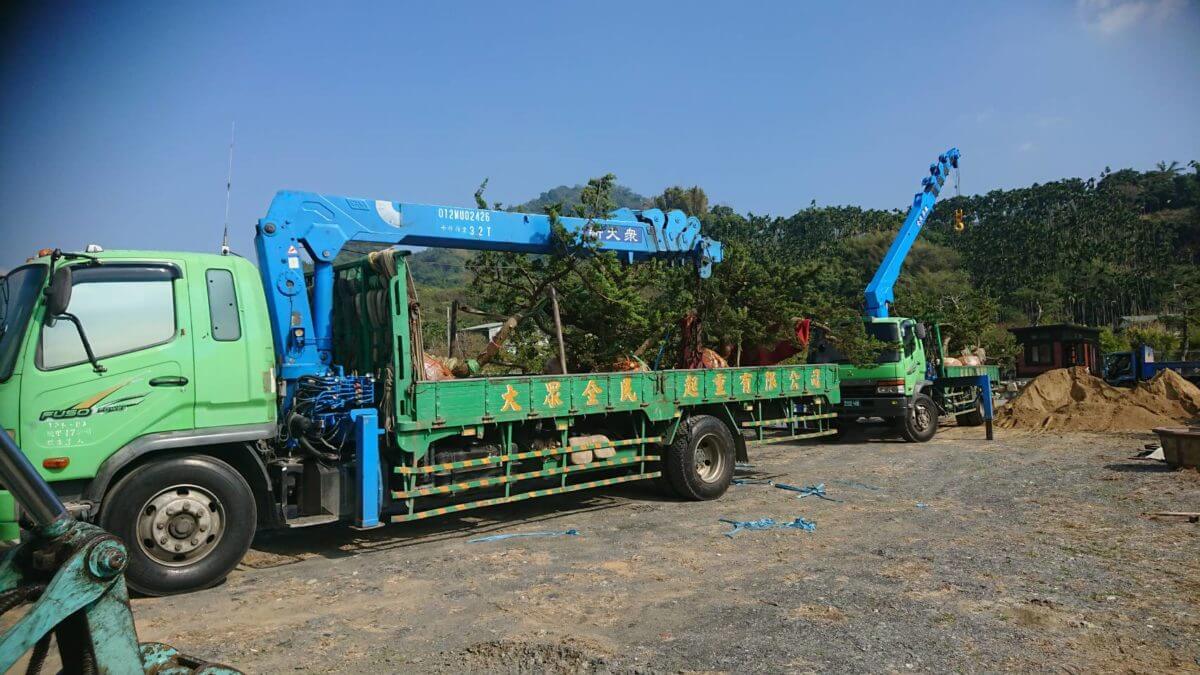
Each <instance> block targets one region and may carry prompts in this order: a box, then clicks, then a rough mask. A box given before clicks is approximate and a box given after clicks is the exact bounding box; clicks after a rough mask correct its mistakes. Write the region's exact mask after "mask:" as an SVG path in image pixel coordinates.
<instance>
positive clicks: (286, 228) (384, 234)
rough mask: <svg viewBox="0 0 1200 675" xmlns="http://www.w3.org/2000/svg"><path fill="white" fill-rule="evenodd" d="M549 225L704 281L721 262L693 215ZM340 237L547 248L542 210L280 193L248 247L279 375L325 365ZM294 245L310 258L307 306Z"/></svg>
mask: <svg viewBox="0 0 1200 675" xmlns="http://www.w3.org/2000/svg"><path fill="white" fill-rule="evenodd" d="M558 223H559V224H560V225H561V226H562V227H563V228H564V229H565V230H566V232H567V233H568V234H572V235H576V234H578V235H581V236H583V237H586V238H590V239H592V240H593V241H594V242H595V244H596V247H597V248H598V249H600V250H604V251H612V252H614V253H616V254H617V255H618V256H619V257H620V258H621V259H622V260H625V261H627V262H633V261H635V260H643V259H647V258H660V259H667V260H672V261H680V262H682V261H685V260H686V261H691V262H692V263H694V264H695V265H696V268H697V271H698V273H699V275H700V276H701V277H708V276H709V274H711V271H712V265H713V264H714V263H718V262H720V261H721V260H722V251H721V244H720V242H716V241H713V240H711V239H709V238H707V237H704V236H702V235H701V234H700V221H699V220H698V219H696V218H695V217H694V216H686V215H684V214H683V212H681V211H676V210H672V211H668V212H665V213H664V212H663V211H661V210H659V209H647V210H644V211H635V210H631V209H618V210H617V211H614V212H612V213H611V214H609V216H608V217H607V218H603V219H589V218H572V217H562V218H558ZM350 241H362V242H373V243H382V244H389V245H408V246H429V247H440V248H461V249H471V250H477V251H512V252H519V253H545V254H550V253H554V239H553V237H552V221H551V218H550V217H549V216H546V215H537V214H527V213H512V212H508V211H493V210H488V209H468V208H457V207H448V206H435V205H428V204H409V203H401V202H393V201H387V200H371V199H357V198H352V197H339V196H334V195H322V194H316V193H312V192H289V191H281V192H279V193H277V194H276V195H275V198H274V199H273V200H272V201H271V206H270V208H269V209H268V211H267V215H266V217H265V218H262V219H260V220H259V221H258V226H257V234H256V236H255V239H254V246H255V250H256V252H257V254H258V263H259V272H260V274H262V277H263V286H264V289H265V290H266V296H267V309H268V311H269V313H270V315H271V329H272V334H273V336H274V340H275V349H276V353H277V354H278V355H279V360H280V369H281V372H280V375H281V376H283V377H284V378H285V379H289V380H290V379H293V378H296V377H300V376H302V375H317V374H321V373H324V372H326V371H328V369H329V367H330V365H331V363H332V348H333V334H332V314H333V286H334V273H333V262H334V259H335V258H337V255H338V252H340V251H341V250H342V248H343V247H344V246H345V245H346V243H347V242H350ZM301 251H303V252H304V253H305V254H306V255H307V256H308V258H309V259H310V260H311V261H312V264H313V293H312V305H311V307H310V305H309V299H308V293H307V289H306V283H305V277H304V270H303V264H302V262H301V258H300V253H301Z"/></svg>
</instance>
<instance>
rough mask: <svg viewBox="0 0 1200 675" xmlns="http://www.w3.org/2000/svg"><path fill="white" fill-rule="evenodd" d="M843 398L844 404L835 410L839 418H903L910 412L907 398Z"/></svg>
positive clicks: (848, 396)
mask: <svg viewBox="0 0 1200 675" xmlns="http://www.w3.org/2000/svg"><path fill="white" fill-rule="evenodd" d="M843 396H845V397H844V398H843V399H842V402H841V403H839V404H838V405H837V406H836V407H835V408H834V409H835V410H836V411H837V414H838V417H839V418H845V419H850V418H855V417H885V418H886V417H902V416H903V415H904V414H905V413H906V412H907V411H908V398H907V397H905V396H853V395H843Z"/></svg>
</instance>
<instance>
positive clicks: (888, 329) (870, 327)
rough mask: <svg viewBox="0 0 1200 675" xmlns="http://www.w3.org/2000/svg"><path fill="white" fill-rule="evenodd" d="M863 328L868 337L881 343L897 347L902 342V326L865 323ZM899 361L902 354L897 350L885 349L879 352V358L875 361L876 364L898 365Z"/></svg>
mask: <svg viewBox="0 0 1200 675" xmlns="http://www.w3.org/2000/svg"><path fill="white" fill-rule="evenodd" d="M863 328H866V329H867V335H870V336H871V337H873V338H875V339H876V340H879V341H880V342H886V343H888V344H889V345H895V344H897V343H899V342H900V324H896V323H870V322H864V323H863ZM899 361H900V352H899V351H898V350H896V349H884V350H883V351H881V352H879V357H878V358H876V359H875V362H876V363H898V362H899Z"/></svg>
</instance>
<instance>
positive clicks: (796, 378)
mask: <svg viewBox="0 0 1200 675" xmlns="http://www.w3.org/2000/svg"><path fill="white" fill-rule="evenodd" d="M788 389H790V390H792V391H800V371H798V370H793V371H792V372H791V373H789V374H788Z"/></svg>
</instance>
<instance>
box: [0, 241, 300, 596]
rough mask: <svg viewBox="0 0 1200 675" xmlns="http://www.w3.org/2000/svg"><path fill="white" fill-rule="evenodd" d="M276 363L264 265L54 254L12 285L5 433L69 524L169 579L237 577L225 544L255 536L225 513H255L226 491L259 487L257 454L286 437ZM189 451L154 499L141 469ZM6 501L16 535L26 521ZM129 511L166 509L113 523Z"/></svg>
mask: <svg viewBox="0 0 1200 675" xmlns="http://www.w3.org/2000/svg"><path fill="white" fill-rule="evenodd" d="M55 303H61V304H60V305H59V306H58V307H57V309H55ZM274 366H275V361H274V352H273V349H272V346H271V333H270V327H269V326H268V324H267V321H266V309H265V304H264V300H263V293H262V286H261V283H260V282H259V277H258V271H257V269H256V268H255V267H254V266H253V265H252V264H251V263H250V262H249V261H247V260H245V259H243V258H241V257H238V256H220V255H205V254H191V253H164V252H148V251H112V252H103V251H98V252H95V253H89V254H87V255H82V254H60V253H58V252H54V253H50V252H41V253H40V254H39V255H38V256H37V257H35V258H31V259H30V260H29V262H28V263H26V264H25V265H22V266H20V267H18V268H16V269H14V270H12V271H11V272H9V273H8V275H7V276H5V277H4V278H3V280H0V427H3V429H4V430H5V432H6V433H8V434H9V435H10V436H12V437H13V438H14V439H15V440H16V441H17V442H18V443H19V444H20V446H21V447H22V448H23V451H24V452H25V454H26V455H27V456H28V457H29V459H30V461H31V462H32V463H33V464H34V466H35V467H36V468H37V470H38V471H39V472H40V473H41V474H42V477H43V478H45V479H46V481H47V482H49V483H50V485H51V486H52V487H53V488H54V490H55V492H56V493H57V494H58V495H59V497H60V498H61V499H62V500H63V502H64V503H65V504H66V505H67V506H68V509H69V510H70V511H71V513H72V515H74V516H76V517H79V518H85V519H92V520H96V519H98V520H99V521H100V522H101V524H104V525H106V527H107V529H110V530H111V531H114V532H116V533H117V534H119V535H120V536H121V537H122V538H123V539H125V540H126V541H128V542H129V543H130V546H131V547H134V548H140V550H141V552H142V553H145V554H146V555H148V556H149V557H151V558H153V559H154V560H157V561H160V562H162V563H163V566H162V567H163V569H164V570H166V571H167V572H168V573H169V572H170V571H171V569H173V568H181V567H183V566H185V564H190V563H194V562H197V561H200V560H201V559H204V558H209V560H208V561H207V562H205V564H206V565H217V566H220V567H224V566H225V565H228V564H229V561H228V560H220V559H219V557H220V556H217V555H215V553H217V552H218V551H217V545H216V544H217V543H218V541H219V540H221V539H223V538H231V537H238V536H242V537H246V536H249V535H250V534H252V532H253V527H250V528H243V529H244V530H245V531H243V532H236V531H232V530H231V529H230V528H229V527H226V525H228V524H229V523H231V522H233V520H234V519H230V518H228V517H227V514H229V513H232V512H234V511H235V510H246V509H249V512H251V513H253V512H254V510H255V504H254V503H253V502H249V503H247V502H246V500H244V499H242V500H238V499H237V498H232V499H230V498H226V497H227V496H226V495H225V494H222V493H223V489H222V487H220V486H221V485H226V484H234V485H235V486H237V487H240V485H238V483H239V482H241V483H247V484H254V483H255V482H258V481H261V480H262V478H261V476H260V475H256V473H255V472H256V470H257V468H256V464H255V461H256V460H255V457H254V453H253V451H252V449H251V447H250V445H251V444H253V443H255V442H257V441H259V440H262V439H267V438H270V437H273V436H274V435H275V426H276V425H275V415H276V406H275V400H276V396H275V384H274V383H275V377H274ZM184 448H186V449H188V450H189V451H190V452H198V455H199V456H198V457H194V458H193V459H191V460H189V461H190V464H189V465H188V466H187V467H182V468H181V467H174V469H173V470H174V471H175V476H176V478H174V479H172V480H169V481H167V482H166V483H165V484H161V483H160V484H159V485H160V487H161V489H155V494H142V492H143V491H144V489H143V486H144V485H147V484H148V483H145V482H141V483H139V481H137V480H131V479H132V478H135V477H136V475H137V474H138V472H139V469H141V468H145V467H147V466H148V462H149V461H150V460H151V458H164V457H168V456H170V455H171V453H173V452H179V451H180V450H181V449H184ZM197 449H199V450H198V451H197ZM202 465H203V466H202ZM208 474H216V475H217V476H218V478H219V479H220V480H218V481H216V483H207V482H205V480H204V478H203V477H204V476H205V475H208ZM214 484H216V485H218V487H213V485H214ZM234 492H238V491H237V490H236V489H234V490H230V491H229V493H230V494H233V493H234ZM247 493H248V491H241V492H240V493H239V494H247ZM0 495H2V496H0V528H3V535H4V536H5V537H6V538H9V539H11V538H13V537H14V536H15V534H16V531H17V528H16V523H17V520H18V516H19V514H17V513H16V512H15V507H14V506H13V502H12V500H11V497H10V496H9V495H8V493H7V492H3V493H0ZM101 497H104V500H103V504H102V500H101ZM135 502H136V503H135ZM185 505H186V506H187V507H188V508H187V511H185V510H184V508H183V507H184V506H185ZM120 509H142V511H143V512H151V511H153V512H158V515H157V516H156V517H147V518H144V519H140V520H139V522H140V523H141V526H140V527H139V528H136V531H127V528H122V527H112V526H110V523H107V522H106V521H107V520H109V518H110V517H112V516H114V515H116V511H118V510H120ZM168 512H170V514H169V515H168ZM141 521H144V522H141ZM251 525H253V524H251ZM138 559H139V556H134V558H133V560H134V561H135V562H136V561H137V560H138ZM233 562H234V563H236V561H233Z"/></svg>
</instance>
